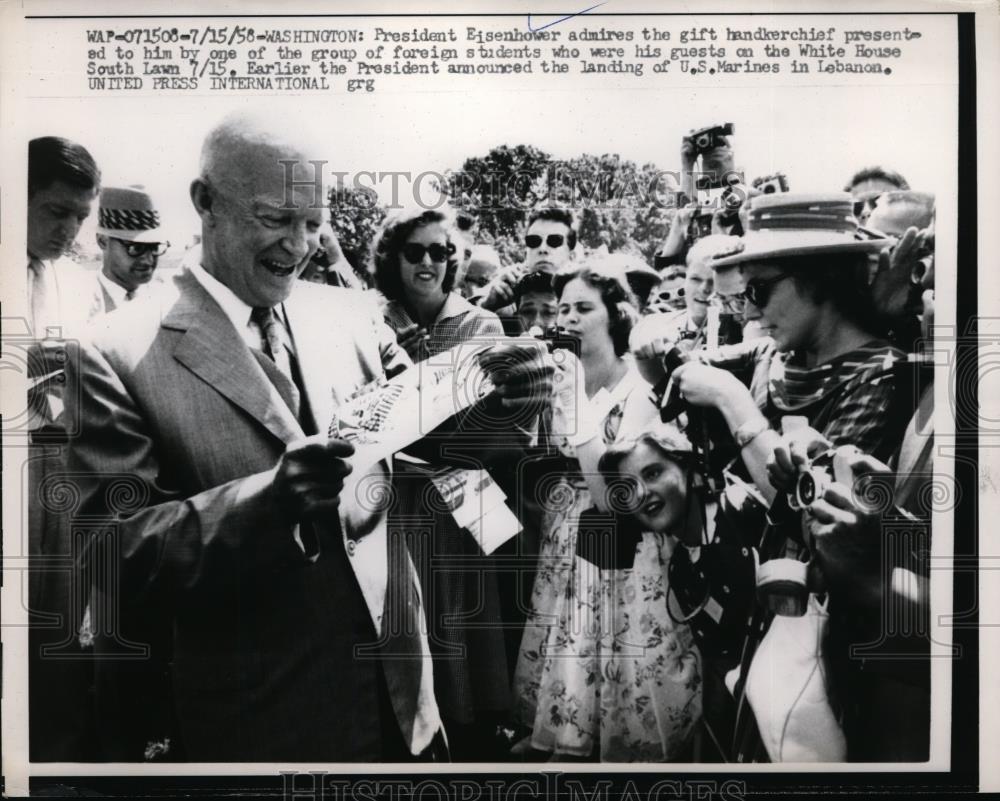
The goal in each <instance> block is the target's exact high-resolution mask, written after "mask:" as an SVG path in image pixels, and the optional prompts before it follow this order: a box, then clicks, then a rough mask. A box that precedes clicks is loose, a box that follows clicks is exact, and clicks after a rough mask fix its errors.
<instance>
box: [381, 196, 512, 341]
mask: <svg viewBox="0 0 1000 801" xmlns="http://www.w3.org/2000/svg"><path fill="white" fill-rule="evenodd" d="M456 241H457V237H456V229H455V227H454V224H453V221H452V219H451V216H450V215H449V214H448V213H446V212H445V211H443V210H438V209H412V210H411V209H404V210H402V211H400V212H398V213H396V214H395V215H393V216H390V217H389V218H388V219H387V220H386V222H385V223H384V225H383V226H382V230H381V231H380V232H379V235H378V238H377V240H376V243H375V253H374V261H375V283H376V286H377V287H378V289H379V291H380V292H381V293H382V294H383V295H384V296H385V298H386V300H387V301H388V303H387V304H386V306H385V310H384V313H385V317H386V321H387V322H388V323H389V325H391V326H392V327H393V328H394V329H395V331H396V334H397V336H398V337H399V341H400V344H401V345H403V346H404V347H405V348H406V350H407V352H408V353H409V354H410V356H411V357H412V358H413V360H414V361H422V360H424V359H426V358H427V357H428V356H430V355H432V354H434V353H439V352H441V351H443V350H447V349H448V348H450V347H453V346H454V345H457V344H458V343H460V342H464V341H465V340H467V339H470V338H472V337H477V336H501V335H502V334H503V327H502V326H501V324H500V319H499V318H498V317H497V316H496V315H495V314H494V313H493V312H490V311H486V310H485V309H481V308H479V307H477V306H473V305H472V304H471V303H469V302H468V301H466V300H465V299H464V298H463V297H462V296H461V295H459V294H458V293H457V292H453V291H452V290H453V289H454V287H455V277H456V275H457V273H458V265H459V258H458V255H457V248H456V245H455V242H456Z"/></svg>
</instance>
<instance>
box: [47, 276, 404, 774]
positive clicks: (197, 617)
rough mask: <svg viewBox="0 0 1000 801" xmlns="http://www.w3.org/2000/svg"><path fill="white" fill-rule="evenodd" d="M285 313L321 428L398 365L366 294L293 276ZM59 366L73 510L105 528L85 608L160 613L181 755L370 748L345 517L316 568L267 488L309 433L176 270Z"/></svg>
mask: <svg viewBox="0 0 1000 801" xmlns="http://www.w3.org/2000/svg"><path fill="white" fill-rule="evenodd" d="M285 313H286V317H287V320H288V323H289V326H290V328H291V332H292V336H293V338H294V341H295V345H296V354H297V358H298V362H299V366H300V369H301V374H302V376H303V383H304V390H305V393H304V394H305V396H306V399H307V401H308V403H309V406H310V409H311V410H312V414H313V417H314V419H315V420H316V421H317V423H318V424H319V427H320V429H322V428H323V427H324V426H325V424H326V422H327V421H328V420H329V419H330V417H331V415H332V414H333V411H334V409H335V408H336V406H337V404H338V403H339V402H340V401H341V400H343V399H344V398H345V397H347V396H348V395H349V394H351V393H352V392H353V391H354V390H355V389H357V388H358V387H359V386H361V385H363V384H365V383H367V382H369V381H371V380H372V379H374V378H376V377H378V376H380V375H382V374H383V373H385V372H387V373H389V374H394V373H395V372H398V371H399V370H402V369H405V367H406V366H407V365H408V364H409V360H408V357H407V356H406V355H405V353H404V352H403V351H402V350H401V349H400V348H399V347H398V346H397V344H396V341H395V337H394V336H393V335H392V332H391V331H390V329H389V328H388V327H387V326H386V325H385V324H384V322H383V321H382V319H381V315H380V313H379V311H378V309H377V307H376V305H375V303H374V300H373V299H370V298H369V297H368V296H367V295H365V294H363V293H359V292H357V291H354V290H343V289H336V288H332V287H322V286H318V285H315V284H307V283H304V282H303V283H302V284H301V285H300V286H298V287H296V290H295V291H294V292H293V294H292V296H291V297H290V298H289V299H288V300H287V301H286V303H285ZM69 361H70V364H71V366H70V368H68V371H67V372H68V373H69V386H70V387H71V388H73V389H74V391H73V392H71V399H70V401H69V402H68V403H67V413H68V414H70V415H71V416H72V418H73V419H74V420H75V421H76V422H77V424H78V425H79V431H80V432H81V433H80V434H79V436H78V437H76V438H75V439H74V440H73V441H72V442H71V443H70V448H69V464H70V472H71V473H72V474H73V475H75V476H76V477H77V480H78V483H79V488H80V498H81V501H80V510H81V513H82V516H83V517H84V518H85V519H88V520H90V521H103V527H104V529H105V530H106V531H107V532H108V533H107V535H106V536H103V537H102V536H96V537H93V538H92V540H91V543H90V548H89V550H88V556H89V559H88V560H87V561H88V563H89V564H90V565H91V566H92V567H93V566H95V565H98V564H103V565H104V566H105V568H106V570H107V571H108V572H106V573H105V574H103V575H104V577H103V578H98V579H97V580H96V584H95V586H96V587H97V589H98V591H99V594H98V596H95V600H94V601H93V602H92V603H94V604H95V605H96V607H97V612H98V614H100V607H101V605H102V604H103V605H104V606H105V607H106V606H108V605H110V606H111V608H113V609H114V608H116V609H118V610H119V611H122V612H123V613H124V616H123V620H126V619H127V618H128V617H129V614H128V612H129V611H132V610H135V609H138V608H144V607H145V606H146V605H148V607H149V608H151V609H152V608H156V609H160V610H167V613H168V615H169V617H170V619H171V622H172V626H173V669H172V673H173V692H174V702H175V709H176V713H177V717H178V720H179V725H180V730H181V736H182V740H183V743H184V747H185V750H186V756H187V757H188V758H189V759H191V760H207V761H241V760H242V761H265V760H266V761H286V760H292V761H341V760H377V759H379V758H380V755H381V750H382V745H383V734H384V732H382V731H380V728H379V713H378V708H379V705H378V694H377V692H376V688H377V682H378V681H379V680H380V679H379V675H378V669H377V665H378V662H377V660H375V659H373V658H371V657H368V658H359V657H358V656H357V655H356V653H355V650H354V649H355V646H356V645H358V644H362V643H371V642H374V641H375V639H376V634H375V630H374V626H373V623H372V619H371V616H370V615H369V612H368V609H367V608H366V605H365V602H364V598H363V596H362V593H361V590H360V587H359V585H358V582H357V580H356V579H355V576H354V573H353V571H352V569H351V566H350V564H349V561H348V557H347V554H346V551H345V548H344V544H343V539H342V535H341V533H340V528H339V526H338V525H337V521H336V520H330V521H328V523H327V524H326V525H318V526H317V527H316V528H317V531H318V536H319V539H320V547H321V554H320V558H319V559H317V560H316V561H315V562H310V561H308V560H307V559H305V558H304V557H303V555H302V553H301V551H300V549H299V548H298V547H297V546H296V545H295V543H294V540H293V537H292V530H291V527H290V525H289V524H288V523H287V522H286V521H285V520H283V519H282V517H281V516H280V515H279V513H278V511H277V509H276V508H275V506H274V504H273V503H272V501H271V499H270V496H269V493H268V487H269V482H270V474H269V471H270V470H271V469H272V468H273V467H274V465H275V464H276V462H277V460H278V458H279V456H280V454H281V453H282V452H283V450H284V448H285V446H286V444H288V443H289V442H291V441H293V440H294V439H297V438H299V437H301V436H303V432H302V429H301V428H300V426H299V423H298V421H297V420H296V419H295V417H294V416H293V415H292V413H291V412H290V411H289V409H288V407H287V406H286V404H285V403H284V401H282V399H281V397H280V396H279V395H278V393H277V390H276V389H275V388H274V386H273V385H272V383H271V382H270V381H269V380H268V378H267V377H266V375H265V374H264V372H263V370H262V369H261V367H260V365H259V364H258V362H257V361H256V360H255V359H254V357H253V355H252V353H251V352H250V350H249V349H248V347H247V346H246V344H245V342H244V341H243V340H242V338H241V336H240V334H239V333H238V332H237V331H236V330H235V329H234V328H233V326H232V324H231V323H230V321H229V320H228V318H226V316H225V314H224V313H223V311H222V309H221V308H220V307H219V306H218V305H217V303H216V302H215V301H214V300H213V299H212V297H211V296H210V295H209V294H208V293H207V292H206V291H205V290H204V288H203V287H202V286H201V285H200V284H199V283H198V282H197V280H196V279H195V278H194V277H193V276H192V275H191V274H190V273H186V272H185V273H182V274H181V275H180V276H179V277H178V278H177V279H176V281H175V282H174V289H173V291H171V292H164V293H158V294H156V295H155V296H150V297H148V298H146V299H142V300H136V301H133V302H132V303H129V304H126V305H125V306H123V307H121V308H119V309H118V310H116V311H115V312H113V313H111V314H109V315H106V316H104V317H102V318H100V319H98V320H96V321H95V323H94V325H93V326H92V330H91V335H90V337H89V342H88V343H87V344H85V345H84V346H83V347H82V348H81V350H80V353H79V358H70V360H69ZM342 506H343V501H342ZM104 614H105V617H107V612H105V613H104ZM135 617H141V616H133V618H135ZM133 622H134V621H133ZM140 628H141V626H140ZM120 634H121V632H119V633H118V635H120ZM130 634H131V636H133V637H139V638H140V641H141V631H139V632H134V630H133V632H129V631H125V632H124V635H125V637H126V638H127V637H128V636H129V635H130ZM118 635H116V636H113V637H112V638H111V639H117V641H118V644H119V645H121V642H122V636H118ZM105 667H107V668H108V669H113V663H108V664H107V665H105ZM98 670H99V672H100V670H101V665H100V664H99V665H98ZM136 701H137V702H138V699H136Z"/></svg>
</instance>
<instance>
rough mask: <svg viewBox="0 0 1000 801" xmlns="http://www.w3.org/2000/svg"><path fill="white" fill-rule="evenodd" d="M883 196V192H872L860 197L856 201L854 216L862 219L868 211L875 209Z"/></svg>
mask: <svg viewBox="0 0 1000 801" xmlns="http://www.w3.org/2000/svg"><path fill="white" fill-rule="evenodd" d="M882 195H883V193H882V192H870V193H869V194H867V195H864V196H862V197H859V198H858V199H857V200H855V201H854V216H855V217H859V218H860V217H861V215H862V214H864V212H865V211H866V210H867V211H871V210H872V209H874V208H875V204H876V203H877V202H878V199H879V198H880V197H881V196H882Z"/></svg>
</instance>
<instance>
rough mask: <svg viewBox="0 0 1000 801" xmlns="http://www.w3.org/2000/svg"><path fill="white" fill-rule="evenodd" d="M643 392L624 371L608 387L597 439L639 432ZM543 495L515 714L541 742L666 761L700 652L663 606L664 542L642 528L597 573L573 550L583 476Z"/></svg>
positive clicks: (683, 735) (691, 697)
mask: <svg viewBox="0 0 1000 801" xmlns="http://www.w3.org/2000/svg"><path fill="white" fill-rule="evenodd" d="M647 391H648V386H647V385H646V384H645V382H643V380H642V379H641V377H640V376H639V375H638V373H637V372H635V369H634V368H632V369H630V372H629V373H628V374H627V375H626V376H625V378H623V379H622V380H621V382H619V384H618V385H617V386H616V387H615V389H614V390H613V391H612V393H611V394H612V397H613V399H615V400H616V404H615V406H614V408H613V409H612V411H611V412H610V413H609V415H608V417H607V418H606V419H605V431H604V439H605V442H606V443H610V442H613V441H615V440H616V439H620V438H622V437H625V436H629V435H630V434H635V433H639V431H641V430H642V428H643V427H644V424H645V423H646V422H648V416H647V410H646V409H645V408H644V406H645V405H648V401H647V400H646V394H647ZM616 418H617V421H618V422H619V423H620V425H616ZM630 423H631V425H630ZM542 491H544V489H543V490H542ZM545 494H546V495H547V500H548V520H547V521H546V525H545V528H544V531H543V533H542V542H541V545H540V553H539V561H538V572H537V574H536V577H535V584H534V589H533V592H532V609H531V614H530V615H529V618H528V620H527V623H526V625H525V630H524V636H523V639H522V642H521V650H520V653H519V656H518V663H517V670H516V673H515V677H514V691H515V698H516V704H517V706H516V710H515V712H516V716H517V718H518V721H519V722H520V723H522V724H523V725H525V726H527V727H530V728H531V730H532V733H531V745H532V747H533V748H536V749H538V750H542V751H550V752H554V753H557V754H567V755H572V756H577V757H584V758H591V757H598V758H599V759H600V760H601V761H607V762H623V761H642V762H660V761H668V760H671V759H677V758H678V757H679V756H681V755H682V754H683V752H684V749H685V748H686V747H687V745H688V744H689V742H690V739H691V735H692V733H693V731H694V727H695V724H696V723H697V722H698V720H699V719H700V718H701V658H700V656H699V654H698V651H697V649H696V647H695V645H694V642H693V640H692V637H691V632H690V630H689V629H688V627H687V626H686V625H682V624H676V623H674V622H673V621H672V620H671V619H670V617H669V615H668V614H667V565H668V564H669V562H670V555H671V554H672V553H673V547H674V540H673V538H672V537H671V536H669V535H665V534H653V533H648V532H647V533H645V534H644V535H643V538H642V540H641V541H640V542H639V543H638V544H637V546H636V556H635V562H634V564H633V566H632V567H631V568H630V569H623V570H602V569H600V568H598V567H597V566H595V565H593V564H591V563H590V562H587V561H586V560H584V559H581V558H580V557H578V556H577V555H576V539H577V528H578V524H579V519H580V514H581V513H582V512H583V511H584V510H586V509H588V508H589V507H590V506H592V502H591V498H590V492H589V490H588V489H587V485H586V483H585V482H584V481H583V478H582V477H581V476H579V475H576V476H572V475H567V476H560V477H558V478H557V480H555V481H554V482H552V484H551V486H550V487H549V489H548V491H547V492H546V493H545Z"/></svg>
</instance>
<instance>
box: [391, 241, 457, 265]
mask: <svg viewBox="0 0 1000 801" xmlns="http://www.w3.org/2000/svg"><path fill="white" fill-rule="evenodd" d="M425 253H427V254H429V255H430V257H431V261H433V262H436V263H437V264H441V263H442V262H445V261H448V257H449V256H453V255H454V254H455V246H454V245H453V244H451V243H450V242H449V243H448V244H447V245H439V244H438V243H437V242H432V243H431V244H429V245H426V246H424V245H421V244H420V243H419V242H407V243H406V244H405V245H403V258H404V259H406V260H407V261H408V262H409V263H410V264H420V262H422V261H423V260H424V254H425Z"/></svg>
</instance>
